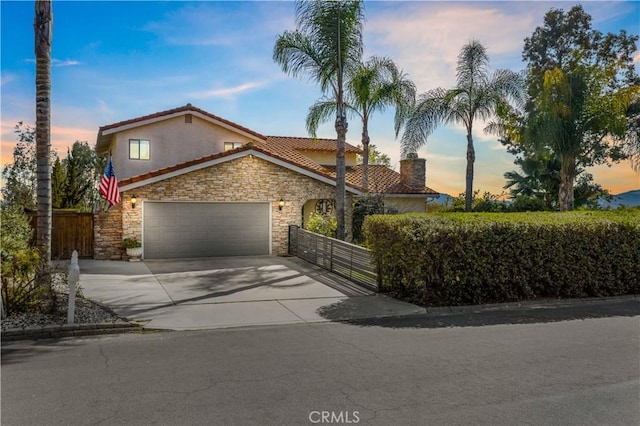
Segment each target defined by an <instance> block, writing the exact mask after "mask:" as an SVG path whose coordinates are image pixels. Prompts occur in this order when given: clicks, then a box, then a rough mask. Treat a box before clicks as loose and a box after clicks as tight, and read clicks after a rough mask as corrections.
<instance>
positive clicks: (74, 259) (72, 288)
mask: <svg viewBox="0 0 640 426" xmlns="http://www.w3.org/2000/svg"><path fill="white" fill-rule="evenodd" d="M68 280H69V309H68V310H67V324H73V321H74V317H75V313H76V285H77V284H78V281H80V266H79V265H78V252H77V251H76V250H74V251H73V253H72V254H71V263H70V264H69V277H68Z"/></svg>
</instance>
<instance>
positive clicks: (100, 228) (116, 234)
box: [93, 203, 124, 260]
mask: <svg viewBox="0 0 640 426" xmlns="http://www.w3.org/2000/svg"><path fill="white" fill-rule="evenodd" d="M123 238H124V237H123V236H122V203H120V204H118V205H115V206H113V207H111V208H110V209H109V210H102V211H100V212H97V213H94V215H93V258H94V259H101V260H105V259H110V260H120V259H121V258H122V255H123V252H124V250H122V249H121V248H120V246H121V245H122V239H123Z"/></svg>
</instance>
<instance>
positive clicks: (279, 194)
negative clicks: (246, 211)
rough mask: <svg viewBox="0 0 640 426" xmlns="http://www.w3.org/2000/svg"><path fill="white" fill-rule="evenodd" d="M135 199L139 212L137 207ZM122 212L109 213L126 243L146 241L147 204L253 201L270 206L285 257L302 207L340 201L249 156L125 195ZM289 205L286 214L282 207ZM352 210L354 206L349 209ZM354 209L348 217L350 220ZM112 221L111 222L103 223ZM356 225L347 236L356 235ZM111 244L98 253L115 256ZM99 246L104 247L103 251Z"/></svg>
mask: <svg viewBox="0 0 640 426" xmlns="http://www.w3.org/2000/svg"><path fill="white" fill-rule="evenodd" d="M132 194H135V196H136V199H137V202H136V207H135V208H132V207H131V195H132ZM121 197H122V204H121V205H122V208H121V209H117V210H114V211H113V212H109V213H108V215H110V214H114V215H119V216H120V218H121V219H120V220H121V232H120V238H119V239H118V241H117V245H119V244H120V242H121V240H122V238H124V237H134V236H135V237H137V238H138V239H142V216H143V208H144V202H145V201H201V202H206V201H218V202H221V201H229V202H230V201H247V202H267V201H268V202H270V203H271V209H272V210H271V214H272V241H271V247H272V254H274V255H283V254H286V253H287V249H288V227H289V225H298V226H300V225H301V224H302V207H303V205H304V204H305V202H306V201H307V200H309V199H322V198H329V199H332V198H334V197H335V187H333V186H331V185H328V184H325V183H322V182H319V181H317V180H315V179H312V178H310V177H307V176H304V175H301V174H298V173H296V172H293V171H291V170H289V169H286V168H284V167H281V166H277V165H275V164H272V163H270V162H268V161H265V160H263V159H260V158H257V157H254V156H245V157H241V158H238V159H236V160H232V161H229V162H225V163H222V164H219V165H216V166H212V167H209V168H206V169H201V170H197V171H193V172H190V173H186V174H183V175H180V176H176V177H173V178H169V179H166V180H163V181H160V182H156V183H152V184H149V185H146V186H143V187H139V188H135V189H132V190H130V191H127V192H123V193H122V194H121ZM280 198H282V199H283V200H284V201H285V205H284V208H283V209H282V211H280V210H278V201H279V200H280ZM347 205H349V206H350V201H349V202H348V203H347ZM350 215H351V212H350V209H349V210H348V211H347V217H348V218H350ZM103 220H106V219H103ZM112 222H113V223H117V222H118V219H117V218H116V219H113V220H112ZM350 222H351V220H350V219H348V220H347V226H348V228H347V230H348V231H349V234H350ZM110 244H113V241H112V240H110V239H101V240H99V241H98V240H96V247H95V250H96V253H97V252H101V253H106V252H109V250H110V249H109V247H107V246H108V245H110ZM98 246H99V247H98Z"/></svg>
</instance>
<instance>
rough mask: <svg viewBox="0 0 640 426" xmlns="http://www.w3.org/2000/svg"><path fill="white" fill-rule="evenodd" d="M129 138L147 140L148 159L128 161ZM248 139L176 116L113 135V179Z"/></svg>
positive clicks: (143, 171)
mask: <svg viewBox="0 0 640 426" xmlns="http://www.w3.org/2000/svg"><path fill="white" fill-rule="evenodd" d="M129 139H145V140H148V141H150V142H149V146H150V148H149V151H150V155H149V157H150V159H149V160H130V159H129ZM251 140H252V139H250V138H249V137H246V136H243V135H241V134H238V133H235V132H232V131H231V130H228V129H225V128H224V127H220V126H216V125H214V124H212V123H209V122H207V121H205V120H203V119H201V118H199V117H197V116H195V115H192V122H191V123H185V116H179V117H175V118H171V119H168V120H164V121H159V122H155V123H151V124H148V125H146V126H140V127H136V128H133V129H129V130H124V131H122V132H119V133H117V134H116V135H115V137H114V143H113V144H112V146H111V151H112V154H113V166H114V168H115V170H116V176H117V177H118V179H120V180H122V179H125V178H129V177H132V176H137V175H140V174H143V173H147V172H150V171H153V170H158V169H161V168H163V167H167V166H172V165H174V164H178V163H182V162H185V161H189V160H193V159H194V158H200V157H204V156H207V155H211V154H216V153H218V152H222V151H223V150H224V143H225V142H242V143H247V142H250V141H251Z"/></svg>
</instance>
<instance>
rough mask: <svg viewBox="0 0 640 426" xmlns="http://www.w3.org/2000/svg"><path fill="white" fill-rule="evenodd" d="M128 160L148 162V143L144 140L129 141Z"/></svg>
mask: <svg viewBox="0 0 640 426" xmlns="http://www.w3.org/2000/svg"><path fill="white" fill-rule="evenodd" d="M129 159H131V160H148V159H149V141H147V140H144V139H129Z"/></svg>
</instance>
